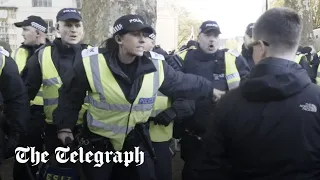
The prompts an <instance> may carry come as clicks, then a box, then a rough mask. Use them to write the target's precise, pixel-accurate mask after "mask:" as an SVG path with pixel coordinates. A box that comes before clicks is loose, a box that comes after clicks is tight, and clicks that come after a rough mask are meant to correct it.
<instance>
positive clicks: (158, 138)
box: [149, 91, 173, 142]
mask: <svg viewBox="0 0 320 180" xmlns="http://www.w3.org/2000/svg"><path fill="white" fill-rule="evenodd" d="M169 107H171V100H170V99H169V98H168V97H167V96H165V95H163V94H162V93H161V92H159V91H158V93H157V98H156V101H155V103H154V106H153V109H152V112H151V116H150V117H156V116H157V115H158V114H159V113H161V112H162V111H164V110H166V109H167V108H169ZM149 134H150V139H151V141H152V142H165V141H169V140H170V139H171V138H172V135H173V122H171V123H170V124H169V125H168V126H163V125H155V124H154V122H153V121H150V124H149Z"/></svg>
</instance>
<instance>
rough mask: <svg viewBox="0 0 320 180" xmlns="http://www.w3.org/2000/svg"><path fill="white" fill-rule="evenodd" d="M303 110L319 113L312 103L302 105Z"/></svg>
mask: <svg viewBox="0 0 320 180" xmlns="http://www.w3.org/2000/svg"><path fill="white" fill-rule="evenodd" d="M300 107H301V108H302V110H304V111H309V112H317V106H316V105H314V104H311V103H306V104H305V105H300Z"/></svg>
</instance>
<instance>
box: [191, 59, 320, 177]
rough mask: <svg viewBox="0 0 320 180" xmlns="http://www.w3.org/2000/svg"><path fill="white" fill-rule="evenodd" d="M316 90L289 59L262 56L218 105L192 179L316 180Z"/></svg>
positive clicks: (319, 93)
mask: <svg viewBox="0 0 320 180" xmlns="http://www.w3.org/2000/svg"><path fill="white" fill-rule="evenodd" d="M319 109H320V87H319V86H317V85H315V84H313V83H312V82H311V80H310V78H309V76H308V74H307V72H306V71H305V70H304V69H303V68H302V67H301V66H299V65H298V64H297V63H295V62H293V61H288V60H285V59H278V58H266V59H264V60H262V61H261V62H260V63H258V64H257V65H256V66H255V67H254V68H253V69H252V71H251V73H250V76H249V77H248V78H247V79H246V80H244V81H243V82H242V83H241V85H240V88H238V89H235V90H233V91H230V92H229V93H228V94H226V95H225V96H224V97H223V98H222V99H221V100H220V102H219V103H218V104H217V105H216V108H215V110H214V117H213V118H212V119H211V122H212V124H211V125H210V126H209V127H210V132H208V134H207V136H205V138H204V143H205V144H206V150H207V152H206V156H205V157H204V159H203V160H202V163H200V164H197V167H193V176H194V177H192V178H191V179H194V180H209V179H220V180H227V179H228V180H229V179H251V180H262V179H299V180H300V179H301V180H303V179H308V180H309V179H319V173H320V168H319V163H318V162H319V161H320V151H319V147H320V141H318V139H320V134H319V132H320V116H319Z"/></svg>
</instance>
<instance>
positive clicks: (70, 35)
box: [58, 20, 84, 45]
mask: <svg viewBox="0 0 320 180" xmlns="http://www.w3.org/2000/svg"><path fill="white" fill-rule="evenodd" d="M58 32H59V35H60V37H61V40H62V41H63V42H65V43H67V44H71V45H72V44H78V43H79V42H80V41H81V40H82V38H83V35H84V29H83V24H82V22H81V21H78V20H67V21H59V28H58Z"/></svg>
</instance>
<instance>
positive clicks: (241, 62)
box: [173, 21, 250, 180]
mask: <svg viewBox="0 0 320 180" xmlns="http://www.w3.org/2000/svg"><path fill="white" fill-rule="evenodd" d="M220 33H221V32H220V27H219V25H218V24H217V22H215V21H205V22H203V23H202V25H201V26H200V33H199V36H198V39H199V42H198V43H199V45H198V48H197V49H189V50H187V52H186V53H182V54H180V56H181V58H182V59H183V60H184V64H183V67H182V71H183V72H185V73H190V74H195V75H199V76H202V77H205V78H206V79H208V80H210V81H211V82H212V83H213V87H214V93H215V95H216V96H215V97H216V99H215V101H218V100H219V99H220V98H221V97H222V96H223V95H224V94H225V93H226V92H227V91H229V90H232V89H234V88H236V87H238V85H239V83H240V81H241V79H243V78H244V77H245V76H246V75H247V74H248V73H249V71H250V68H249V66H248V64H247V62H246V60H245V59H244V58H243V57H242V56H241V55H239V54H238V53H237V52H233V51H230V50H227V49H224V50H219V49H218V45H219V35H220ZM175 101H177V100H175ZM179 101H180V100H179ZM180 106H181V107H183V108H184V109H188V110H190V111H192V110H193V107H194V106H195V110H194V112H192V113H191V114H193V115H192V116H191V117H189V118H185V119H182V120H183V121H182V126H183V127H184V129H185V131H184V133H183V134H182V137H181V141H180V142H181V156H182V159H183V160H184V162H185V164H184V168H183V172H182V177H183V179H184V180H186V179H188V178H189V177H190V173H192V171H191V170H190V165H191V164H194V163H197V162H198V158H199V157H200V156H202V155H203V152H204V148H203V147H202V143H201V137H202V136H203V135H204V134H205V132H206V127H207V124H208V123H209V121H210V117H211V116H212V109H213V108H214V106H215V103H212V101H210V100H198V101H195V102H191V101H187V102H185V103H180V104H178V103H175V104H174V105H173V107H174V108H176V109H183V108H181V107H180ZM188 106H189V108H188Z"/></svg>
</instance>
